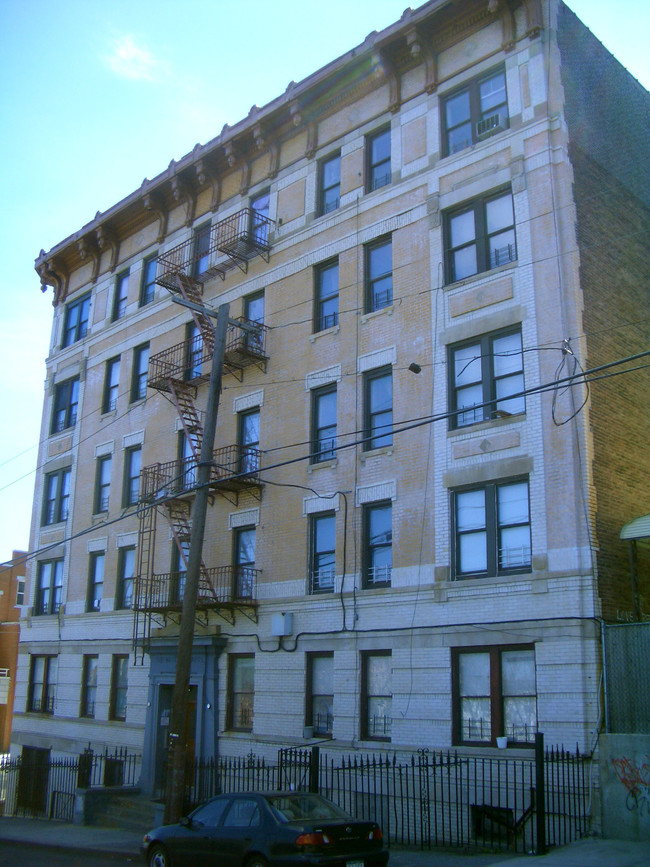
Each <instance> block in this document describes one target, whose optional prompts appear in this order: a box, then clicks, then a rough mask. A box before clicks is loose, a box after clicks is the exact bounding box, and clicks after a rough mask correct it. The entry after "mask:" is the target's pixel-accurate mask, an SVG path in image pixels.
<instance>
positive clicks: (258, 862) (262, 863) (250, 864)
mask: <svg viewBox="0 0 650 867" xmlns="http://www.w3.org/2000/svg"><path fill="white" fill-rule="evenodd" d="M246 867H268V865H267V863H266V858H262V856H261V855H253V857H252V858H250V859H249V860H248V861H247V862H246Z"/></svg>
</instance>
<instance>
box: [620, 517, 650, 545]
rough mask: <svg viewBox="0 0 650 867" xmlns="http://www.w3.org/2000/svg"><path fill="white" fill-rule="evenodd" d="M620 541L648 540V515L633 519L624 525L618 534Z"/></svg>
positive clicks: (649, 523)
mask: <svg viewBox="0 0 650 867" xmlns="http://www.w3.org/2000/svg"><path fill="white" fill-rule="evenodd" d="M620 538H621V539H650V515H642V516H641V517H640V518H634V519H633V520H632V521H628V522H627V524H625V525H624V527H623V529H622V530H621V533H620Z"/></svg>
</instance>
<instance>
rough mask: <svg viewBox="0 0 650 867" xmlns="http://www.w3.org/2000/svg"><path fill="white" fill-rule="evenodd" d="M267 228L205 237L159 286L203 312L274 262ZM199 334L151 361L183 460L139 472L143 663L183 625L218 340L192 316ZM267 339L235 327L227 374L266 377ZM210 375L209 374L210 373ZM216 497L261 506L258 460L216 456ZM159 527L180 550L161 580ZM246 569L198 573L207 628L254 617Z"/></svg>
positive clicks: (182, 250)
mask: <svg viewBox="0 0 650 867" xmlns="http://www.w3.org/2000/svg"><path fill="white" fill-rule="evenodd" d="M270 225H271V221H270V220H269V219H268V218H267V217H265V216H264V215H262V214H260V213H258V212H257V211H254V210H252V209H251V208H244V209H243V210H241V211H239V212H238V213H236V214H234V215H233V216H232V217H229V218H227V219H225V220H222V221H221V222H219V223H216V224H215V225H213V226H210V227H209V228H208V229H207V230H206V231H205V232H202V233H200V234H199V235H195V236H194V237H193V238H191V239H189V240H188V241H186V242H184V243H183V244H179V245H178V246H177V247H174V248H173V249H171V250H168V251H167V252H166V253H163V254H161V255H160V256H159V257H158V263H157V276H156V282H157V283H158V284H160V285H161V286H164V287H166V288H167V289H168V290H169V291H170V292H172V293H175V294H178V295H180V296H182V297H183V298H184V299H185V300H186V301H189V302H192V303H193V304H195V305H199V306H201V305H202V294H203V286H204V283H206V282H207V281H208V280H210V279H212V278H214V277H216V276H219V277H221V279H222V280H223V279H225V276H226V273H227V272H228V271H229V270H232V269H233V268H239V269H241V270H242V271H243V272H244V273H245V272H246V271H247V269H248V262H249V261H250V260H251V259H253V258H254V257H256V256H261V257H262V258H263V259H264V261H265V262H268V261H269V254H270V245H269V242H268V237H269V228H270ZM190 312H191V314H192V318H193V320H194V325H195V328H194V334H193V336H191V337H189V338H188V339H186V340H184V341H183V342H182V343H179V344H177V345H175V346H171V347H169V348H168V349H165V350H163V351H162V352H159V353H157V354H156V355H152V356H151V357H150V359H149V370H148V377H147V385H148V387H149V388H153V389H155V390H156V391H158V392H160V393H161V394H162V395H163V396H164V397H166V398H167V399H168V400H169V401H170V402H171V403H172V404H173V405H174V407H175V409H176V412H177V413H178V417H179V419H180V423H181V425H182V429H183V432H184V435H185V436H184V443H185V446H186V448H185V451H184V454H183V455H182V456H180V457H178V458H177V459H176V460H172V461H167V462H165V463H158V464H153V465H151V466H146V467H144V468H143V470H142V473H141V476H140V495H139V506H140V509H139V517H140V522H139V534H138V564H137V576H136V581H135V594H134V613H135V617H134V646H135V648H136V652H141V653H144V652H145V651H146V649H147V648H148V646H149V642H150V638H151V629H152V624H153V623H154V622H155V623H156V624H159V625H164V624H165V623H167V622H168V621H170V620H171V621H175V622H178V620H179V618H180V612H181V609H182V601H183V587H184V576H185V571H186V569H187V558H188V554H189V540H190V532H191V511H192V502H193V499H194V493H195V490H196V477H197V466H198V461H199V457H200V452H201V444H202V441H203V427H202V422H201V413H200V411H199V410H198V409H197V407H196V398H197V394H198V389H199V386H200V385H201V383H202V382H204V381H206V380H208V379H209V366H210V364H211V363H212V360H213V354H214V330H213V326H212V323H211V322H210V319H209V317H208V316H207V315H206V314H204V313H202V312H201V311H200V310H196V309H192V308H190ZM266 332H267V328H266V327H265V326H264V325H263V324H262V323H255V322H251V321H249V320H247V319H245V318H244V317H240V318H239V319H236V320H230V323H229V326H228V332H227V337H226V346H225V353H224V359H223V372H224V374H226V373H232V374H233V375H235V376H236V377H237V378H238V379H240V380H241V379H242V378H243V371H244V368H246V367H250V366H251V365H255V366H257V367H259V368H260V369H262V370H266V361H267V356H266V345H265V344H266ZM206 368H207V369H208V372H206ZM209 485H210V493H211V495H212V496H213V497H214V496H215V495H220V496H224V497H227V498H228V499H229V500H230V501H231V502H233V503H235V504H236V503H237V502H238V500H239V495H240V494H241V493H242V492H248V493H249V494H251V495H253V496H255V497H256V498H257V499H259V498H260V497H261V488H262V485H261V481H260V453H259V451H258V450H257V449H254V448H250V447H248V446H242V445H227V446H223V447H221V448H218V449H215V450H214V451H213V460H212V468H211V472H210V482H209ZM159 516H160V517H161V518H162V519H163V520H164V521H165V524H166V525H167V526H168V527H169V529H170V531H171V536H172V538H173V541H174V543H175V545H176V549H177V555H178V556H177V560H176V562H177V563H178V568H177V570H176V571H173V572H166V573H159V572H156V571H155V563H154V551H155V540H156V526H157V521H158V517H159ZM258 572H259V570H258V569H254V568H249V567H235V566H232V565H227V566H213V567H209V566H207V565H206V564H205V563H204V562H202V563H201V567H200V577H199V591H198V598H197V606H196V611H197V616H198V617H200V618H201V619H202V620H205V621H207V616H208V612H209V611H214V612H216V613H217V614H219V615H220V616H221V617H223V618H224V619H225V620H227V621H228V622H229V623H231V624H234V622H235V621H234V618H235V611H240V612H242V613H243V614H245V615H246V616H247V617H249V618H251V619H252V620H254V621H255V620H256V616H257V607H256V606H257V602H256V591H257V573H258Z"/></svg>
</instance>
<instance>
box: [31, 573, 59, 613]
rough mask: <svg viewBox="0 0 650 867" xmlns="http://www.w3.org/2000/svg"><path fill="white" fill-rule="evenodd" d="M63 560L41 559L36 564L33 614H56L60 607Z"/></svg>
mask: <svg viewBox="0 0 650 867" xmlns="http://www.w3.org/2000/svg"><path fill="white" fill-rule="evenodd" d="M62 591H63V560H43V561H42V562H41V563H39V564H38V584H37V585H36V598H35V600H34V614H35V615H40V614H56V613H57V612H58V610H59V608H60V607H61V594H62Z"/></svg>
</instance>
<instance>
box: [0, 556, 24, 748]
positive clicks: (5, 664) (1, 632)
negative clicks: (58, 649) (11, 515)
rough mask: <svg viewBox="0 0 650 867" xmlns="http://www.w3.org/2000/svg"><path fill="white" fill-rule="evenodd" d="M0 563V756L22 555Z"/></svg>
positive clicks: (8, 711) (12, 672)
mask: <svg viewBox="0 0 650 867" xmlns="http://www.w3.org/2000/svg"><path fill="white" fill-rule="evenodd" d="M12 554H13V556H12V558H11V560H10V561H9V562H8V563H0V753H6V752H8V751H9V743H10V739H11V717H12V711H13V706H14V691H15V688H16V664H17V662H18V634H19V630H20V626H19V624H18V620H19V617H20V607H19V606H22V604H23V601H24V596H25V557H26V556H27V552H26V551H13V552H12Z"/></svg>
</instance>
